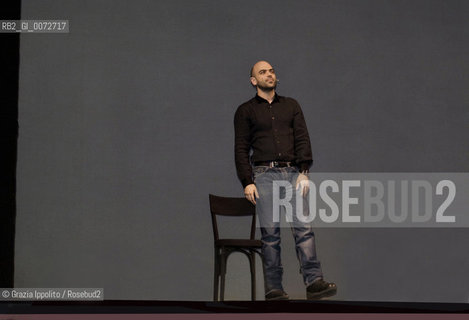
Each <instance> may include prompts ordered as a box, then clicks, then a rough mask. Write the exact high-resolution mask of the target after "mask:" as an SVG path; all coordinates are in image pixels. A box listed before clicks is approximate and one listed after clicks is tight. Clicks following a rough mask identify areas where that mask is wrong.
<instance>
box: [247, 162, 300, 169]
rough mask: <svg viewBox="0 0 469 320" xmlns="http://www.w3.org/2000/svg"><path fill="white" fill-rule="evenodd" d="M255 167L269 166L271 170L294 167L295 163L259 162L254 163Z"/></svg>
mask: <svg viewBox="0 0 469 320" xmlns="http://www.w3.org/2000/svg"><path fill="white" fill-rule="evenodd" d="M254 165H255V166H267V167H270V168H273V167H292V166H293V162H290V161H258V162H254Z"/></svg>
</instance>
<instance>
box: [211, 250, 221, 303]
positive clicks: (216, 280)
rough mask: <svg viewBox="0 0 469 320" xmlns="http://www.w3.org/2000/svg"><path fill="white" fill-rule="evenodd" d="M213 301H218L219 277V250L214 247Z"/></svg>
mask: <svg viewBox="0 0 469 320" xmlns="http://www.w3.org/2000/svg"><path fill="white" fill-rule="evenodd" d="M213 274H214V277H213V301H218V287H219V279H220V252H219V250H218V248H215V257H214V269H213Z"/></svg>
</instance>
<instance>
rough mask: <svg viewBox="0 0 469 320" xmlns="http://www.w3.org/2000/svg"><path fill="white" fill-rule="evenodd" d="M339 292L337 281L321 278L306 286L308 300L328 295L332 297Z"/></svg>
mask: <svg viewBox="0 0 469 320" xmlns="http://www.w3.org/2000/svg"><path fill="white" fill-rule="evenodd" d="M336 293H337V286H336V284H335V283H332V282H327V281H324V280H323V279H319V280H317V281H314V282H313V283H312V284H310V285H309V286H308V287H307V288H306V298H307V299H308V300H319V299H322V298H326V297H331V296H333V295H335V294H336Z"/></svg>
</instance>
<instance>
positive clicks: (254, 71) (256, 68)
mask: <svg viewBox="0 0 469 320" xmlns="http://www.w3.org/2000/svg"><path fill="white" fill-rule="evenodd" d="M261 66H264V67H268V68H269V69H272V66H271V65H270V63H268V62H267V61H264V60H261V61H257V62H256V63H254V65H253V66H252V68H251V74H250V76H251V77H254V74H257V72H259V69H260V67H261Z"/></svg>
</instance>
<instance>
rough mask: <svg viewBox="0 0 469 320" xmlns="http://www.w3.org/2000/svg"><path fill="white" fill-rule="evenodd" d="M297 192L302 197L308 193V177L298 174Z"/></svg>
mask: <svg viewBox="0 0 469 320" xmlns="http://www.w3.org/2000/svg"><path fill="white" fill-rule="evenodd" d="M298 190H299V191H300V194H301V195H302V196H305V195H306V194H307V193H308V191H309V183H308V177H307V176H306V175H305V174H303V173H300V174H299V175H298V178H297V179H296V191H298Z"/></svg>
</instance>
